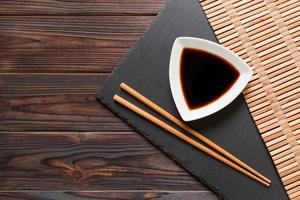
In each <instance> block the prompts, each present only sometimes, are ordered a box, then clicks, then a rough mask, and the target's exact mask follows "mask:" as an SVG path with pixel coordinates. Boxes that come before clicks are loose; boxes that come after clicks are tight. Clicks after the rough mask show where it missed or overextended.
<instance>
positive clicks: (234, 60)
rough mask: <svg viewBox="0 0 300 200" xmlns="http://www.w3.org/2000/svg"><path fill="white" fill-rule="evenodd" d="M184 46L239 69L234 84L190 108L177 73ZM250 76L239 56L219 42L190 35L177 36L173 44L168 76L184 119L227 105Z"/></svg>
mask: <svg viewBox="0 0 300 200" xmlns="http://www.w3.org/2000/svg"><path fill="white" fill-rule="evenodd" d="M184 48H194V49H201V50H203V51H206V52H210V53H212V54H215V55H218V56H219V57H222V58H224V59H225V60H227V61H228V62H230V63H231V64H232V65H233V66H234V67H235V68H236V69H237V70H238V71H239V73H240V76H239V78H238V79H237V81H236V82H235V83H234V85H233V86H232V87H231V88H230V89H229V90H228V91H227V92H226V93H225V94H224V95H222V96H221V97H220V98H218V99H217V100H215V101H213V102H211V103H210V104H208V105H205V106H203V107H200V108H197V109H193V110H190V109H189V107H188V105H187V102H186V101H185V98H184V94H183V90H182V86H181V83H180V74H179V73H180V57H181V53H182V50H183V49H184ZM216 73H217V72H216ZM251 76H252V70H251V68H250V67H249V66H248V65H247V64H246V63H245V62H244V61H243V60H242V59H241V58H240V57H238V56H237V55H236V54H234V53H233V52H232V51H230V50H229V49H227V48H225V47H223V46H221V45H219V44H216V43H214V42H211V41H208V40H204V39H199V38H192V37H179V38H177V39H176V40H175V42H174V44H173V48H172V52H171V58H170V66H169V78H170V85H171V90H172V95H173V98H174V101H175V104H176V107H177V109H178V111H179V113H180V115H181V117H182V119H183V120H184V121H191V120H195V119H200V118H203V117H206V116H208V115H211V114H213V113H215V112H217V111H219V110H221V109H222V108H224V107H225V106H227V105H228V104H229V103H231V102H232V101H233V100H234V99H235V98H236V97H237V96H238V95H239V94H240V93H241V92H242V91H243V89H244V88H245V87H246V85H247V84H248V82H249V80H250V78H251Z"/></svg>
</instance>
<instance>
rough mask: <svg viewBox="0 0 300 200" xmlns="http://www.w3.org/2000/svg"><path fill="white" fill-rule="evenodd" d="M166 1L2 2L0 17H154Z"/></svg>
mask: <svg viewBox="0 0 300 200" xmlns="http://www.w3.org/2000/svg"><path fill="white" fill-rule="evenodd" d="M165 2H166V0H155V1H153V0H126V1H120V0H85V1H79V0H76V1H56V0H43V1H38V0H30V1H23V0H2V1H1V6H0V15H155V14H157V12H158V11H159V10H160V9H161V8H162V7H163V6H164V4H165Z"/></svg>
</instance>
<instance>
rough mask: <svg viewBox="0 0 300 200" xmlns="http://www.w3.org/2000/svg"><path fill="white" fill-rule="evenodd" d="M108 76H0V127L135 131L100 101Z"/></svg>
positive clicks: (0, 128)
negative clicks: (96, 96) (101, 91)
mask: <svg viewBox="0 0 300 200" xmlns="http://www.w3.org/2000/svg"><path fill="white" fill-rule="evenodd" d="M107 76H108V75H105V74H99V75H97V74H96V75H86V74H60V75H58V74H53V75H51V74H50V75H36V74H6V75H0V77H1V82H0V87H1V88H2V89H1V90H0V102H1V103H0V108H1V109H0V116H1V120H0V130H6V131H24V130H26V131H49V130H54V131H132V129H131V128H130V127H129V126H128V125H127V124H125V123H123V122H122V121H121V119H119V118H118V117H116V116H115V115H114V114H113V113H112V112H111V111H109V110H108V109H106V108H105V107H104V106H103V105H102V104H100V103H99V102H97V101H96V99H95V93H96V91H97V89H98V88H99V86H100V85H101V83H102V82H103V80H104V79H105V78H106V77H107Z"/></svg>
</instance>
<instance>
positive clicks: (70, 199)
mask: <svg viewBox="0 0 300 200" xmlns="http://www.w3.org/2000/svg"><path fill="white" fill-rule="evenodd" d="M0 198H1V199H2V200H15V199H24V200H25V199H26V200H28V199H30V200H57V199H64V200H93V199H98V200H99V199H103V200H104V199H105V200H107V199H122V200H132V199H144V200H150V199H155V200H171V199H177V200H186V199H189V200H199V199H201V200H217V199H218V198H217V196H216V195H214V194H212V193H211V192H209V191H188V192H187V191H128V192H124V191H121V192H120V191H111V192H98V191H97V192H86V191H76V192H73V191H64V192H49V191H37V192H36V191H33V192H32V191H30V192H0Z"/></svg>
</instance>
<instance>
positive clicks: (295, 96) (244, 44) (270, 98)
mask: <svg viewBox="0 0 300 200" xmlns="http://www.w3.org/2000/svg"><path fill="white" fill-rule="evenodd" d="M200 3H201V5H202V7H203V9H204V11H205V13H206V16H207V18H208V20H209V22H210V24H211V26H212V28H213V30H214V32H215V34H216V37H217V39H218V40H219V42H220V43H221V44H222V45H224V46H226V47H227V48H229V49H231V50H232V51H234V52H235V53H236V54H238V55H239V56H240V57H241V58H242V59H244V60H245V61H246V62H247V63H248V64H249V66H250V67H251V68H252V69H253V71H254V75H253V78H252V80H251V81H250V83H249V84H248V86H247V88H246V89H245V90H244V92H243V94H244V96H245V99H246V102H247V104H248V107H249V110H250V112H251V115H252V117H253V119H254V121H255V123H256V125H257V128H258V129H259V132H260V133H261V136H262V138H263V140H264V142H265V144H266V146H267V148H268V150H269V152H270V155H271V156H272V158H273V161H274V163H275V165H276V168H277V171H278V173H279V175H280V177H281V180H282V182H283V185H284V187H285V190H286V192H287V194H288V196H289V197H290V199H300V145H299V144H300V53H299V49H300V0H277V1H275V0H265V1H263V0H242V1H241V0H200Z"/></svg>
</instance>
